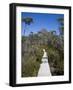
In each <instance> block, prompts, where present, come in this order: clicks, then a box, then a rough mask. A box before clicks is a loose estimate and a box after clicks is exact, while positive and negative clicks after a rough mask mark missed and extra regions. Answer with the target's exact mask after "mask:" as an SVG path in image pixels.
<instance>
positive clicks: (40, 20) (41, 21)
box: [21, 12, 64, 36]
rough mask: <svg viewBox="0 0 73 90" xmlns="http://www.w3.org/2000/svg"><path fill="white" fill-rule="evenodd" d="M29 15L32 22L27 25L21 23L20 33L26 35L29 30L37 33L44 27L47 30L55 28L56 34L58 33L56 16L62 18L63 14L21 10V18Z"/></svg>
mask: <svg viewBox="0 0 73 90" xmlns="http://www.w3.org/2000/svg"><path fill="white" fill-rule="evenodd" d="M26 17H31V18H33V23H31V24H30V25H27V27H25V23H24V22H22V23H21V34H22V35H24V30H25V36H28V35H29V34H30V32H33V33H37V32H38V31H40V30H42V29H46V30H47V31H52V30H55V31H56V32H57V34H58V33H59V25H60V24H59V23H58V21H57V19H58V18H64V15H63V14H49V13H28V12H22V13H21V18H26Z"/></svg>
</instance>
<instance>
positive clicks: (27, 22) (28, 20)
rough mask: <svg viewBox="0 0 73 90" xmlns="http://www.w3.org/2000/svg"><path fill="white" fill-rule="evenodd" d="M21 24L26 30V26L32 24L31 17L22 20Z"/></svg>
mask: <svg viewBox="0 0 73 90" xmlns="http://www.w3.org/2000/svg"><path fill="white" fill-rule="evenodd" d="M22 22H24V23H25V28H26V25H30V24H31V23H33V19H32V18H31V17H26V18H22ZM24 34H25V29H24Z"/></svg>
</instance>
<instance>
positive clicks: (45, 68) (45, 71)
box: [38, 49, 51, 77]
mask: <svg viewBox="0 0 73 90" xmlns="http://www.w3.org/2000/svg"><path fill="white" fill-rule="evenodd" d="M43 52H44V55H43V57H42V63H41V65H40V69H39V72H38V77H39V76H51V71H50V66H49V63H48V57H47V52H46V51H45V49H43Z"/></svg>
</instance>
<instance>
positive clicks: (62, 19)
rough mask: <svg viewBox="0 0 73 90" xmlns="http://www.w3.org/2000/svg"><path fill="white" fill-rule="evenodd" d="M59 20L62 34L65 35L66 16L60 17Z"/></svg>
mask: <svg viewBox="0 0 73 90" xmlns="http://www.w3.org/2000/svg"><path fill="white" fill-rule="evenodd" d="M58 22H59V24H60V26H59V31H60V35H64V18H59V19H58Z"/></svg>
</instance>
